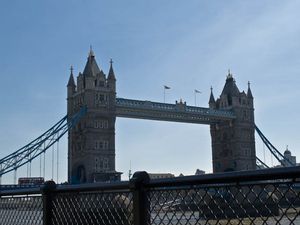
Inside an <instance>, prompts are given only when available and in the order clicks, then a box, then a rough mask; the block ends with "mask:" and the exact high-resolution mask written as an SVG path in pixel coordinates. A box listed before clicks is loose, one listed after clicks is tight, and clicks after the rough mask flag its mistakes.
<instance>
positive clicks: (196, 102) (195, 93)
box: [194, 90, 197, 106]
mask: <svg viewBox="0 0 300 225" xmlns="http://www.w3.org/2000/svg"><path fill="white" fill-rule="evenodd" d="M194 96H195V106H197V104H196V103H197V99H196V90H194Z"/></svg>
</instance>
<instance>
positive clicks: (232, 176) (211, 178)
mask: <svg viewBox="0 0 300 225" xmlns="http://www.w3.org/2000/svg"><path fill="white" fill-rule="evenodd" d="M296 178H300V166H295V167H285V168H272V169H264V170H250V171H237V172H226V173H214V174H204V175H197V176H184V177H175V178H165V179H151V180H150V181H149V182H147V183H146V184H145V187H147V188H153V187H171V186H176V187H179V186H186V185H201V184H220V183H222V184H224V183H241V182H250V181H268V180H280V179H296ZM130 185H131V183H130V182H129V181H121V182H114V183H90V184H77V185H56V189H55V190H54V191H55V192H82V191H106V190H124V189H130ZM43 188H44V185H42V186H41V187H32V188H26V189H18V190H3V191H1V190H0V196H3V195H12V194H25V193H27V192H30V193H39V191H40V190H42V189H43Z"/></svg>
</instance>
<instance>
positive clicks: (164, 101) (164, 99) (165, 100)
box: [164, 86, 166, 103]
mask: <svg viewBox="0 0 300 225" xmlns="http://www.w3.org/2000/svg"><path fill="white" fill-rule="evenodd" d="M164 103H166V88H165V86H164Z"/></svg>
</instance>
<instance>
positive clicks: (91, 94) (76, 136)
mask: <svg viewBox="0 0 300 225" xmlns="http://www.w3.org/2000/svg"><path fill="white" fill-rule="evenodd" d="M67 90H68V94H67V95H68V97H67V107H68V116H72V115H73V114H74V113H76V112H78V111H79V109H80V107H81V106H87V108H88V110H87V114H86V116H85V117H84V118H83V119H82V120H81V121H80V122H79V123H78V124H77V126H76V127H75V128H73V129H72V130H71V131H69V135H68V180H69V183H85V182H107V181H115V180H120V175H121V173H119V172H116V171H115V121H116V116H115V102H116V78H115V74H114V71H113V66H112V61H110V69H109V72H108V76H107V77H106V75H105V74H104V72H103V71H102V70H101V69H99V67H98V65H97V62H96V60H95V55H94V53H93V51H92V49H91V50H90V52H89V55H88V59H87V63H86V65H85V68H84V71H83V73H79V75H78V76H77V85H76V84H75V81H74V77H73V69H72V68H71V74H70V78H69V82H68V85H67Z"/></svg>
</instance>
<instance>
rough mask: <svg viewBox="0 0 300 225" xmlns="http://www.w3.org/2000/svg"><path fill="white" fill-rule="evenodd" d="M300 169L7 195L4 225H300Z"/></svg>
mask: <svg viewBox="0 0 300 225" xmlns="http://www.w3.org/2000/svg"><path fill="white" fill-rule="evenodd" d="M299 178H300V167H290V168H277V169H268V170H259V171H242V172H231V173H219V174H206V175H201V176H189V177H176V178H168V179H157V180H151V179H149V175H148V174H147V173H146V172H137V173H135V174H134V176H133V178H132V179H131V180H130V181H129V182H116V183H110V184H101V183H93V184H81V185H65V186H60V185H56V184H55V183H54V182H52V181H49V182H46V183H45V185H44V186H43V187H36V188H27V189H18V190H17V189H14V190H1V192H0V195H1V198H0V224H5V225H10V224H11V225H23V224H34V225H39V224H41V225H42V224H43V225H50V224H51V225H60V224H63V225H71V224H72V225H73V224H82V225H85V224H86V225H88V224H97V225H150V224H151V225H152V224H155V225H162V224H300V218H299V213H300V196H299V192H300V184H299V182H300V179H299Z"/></svg>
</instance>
